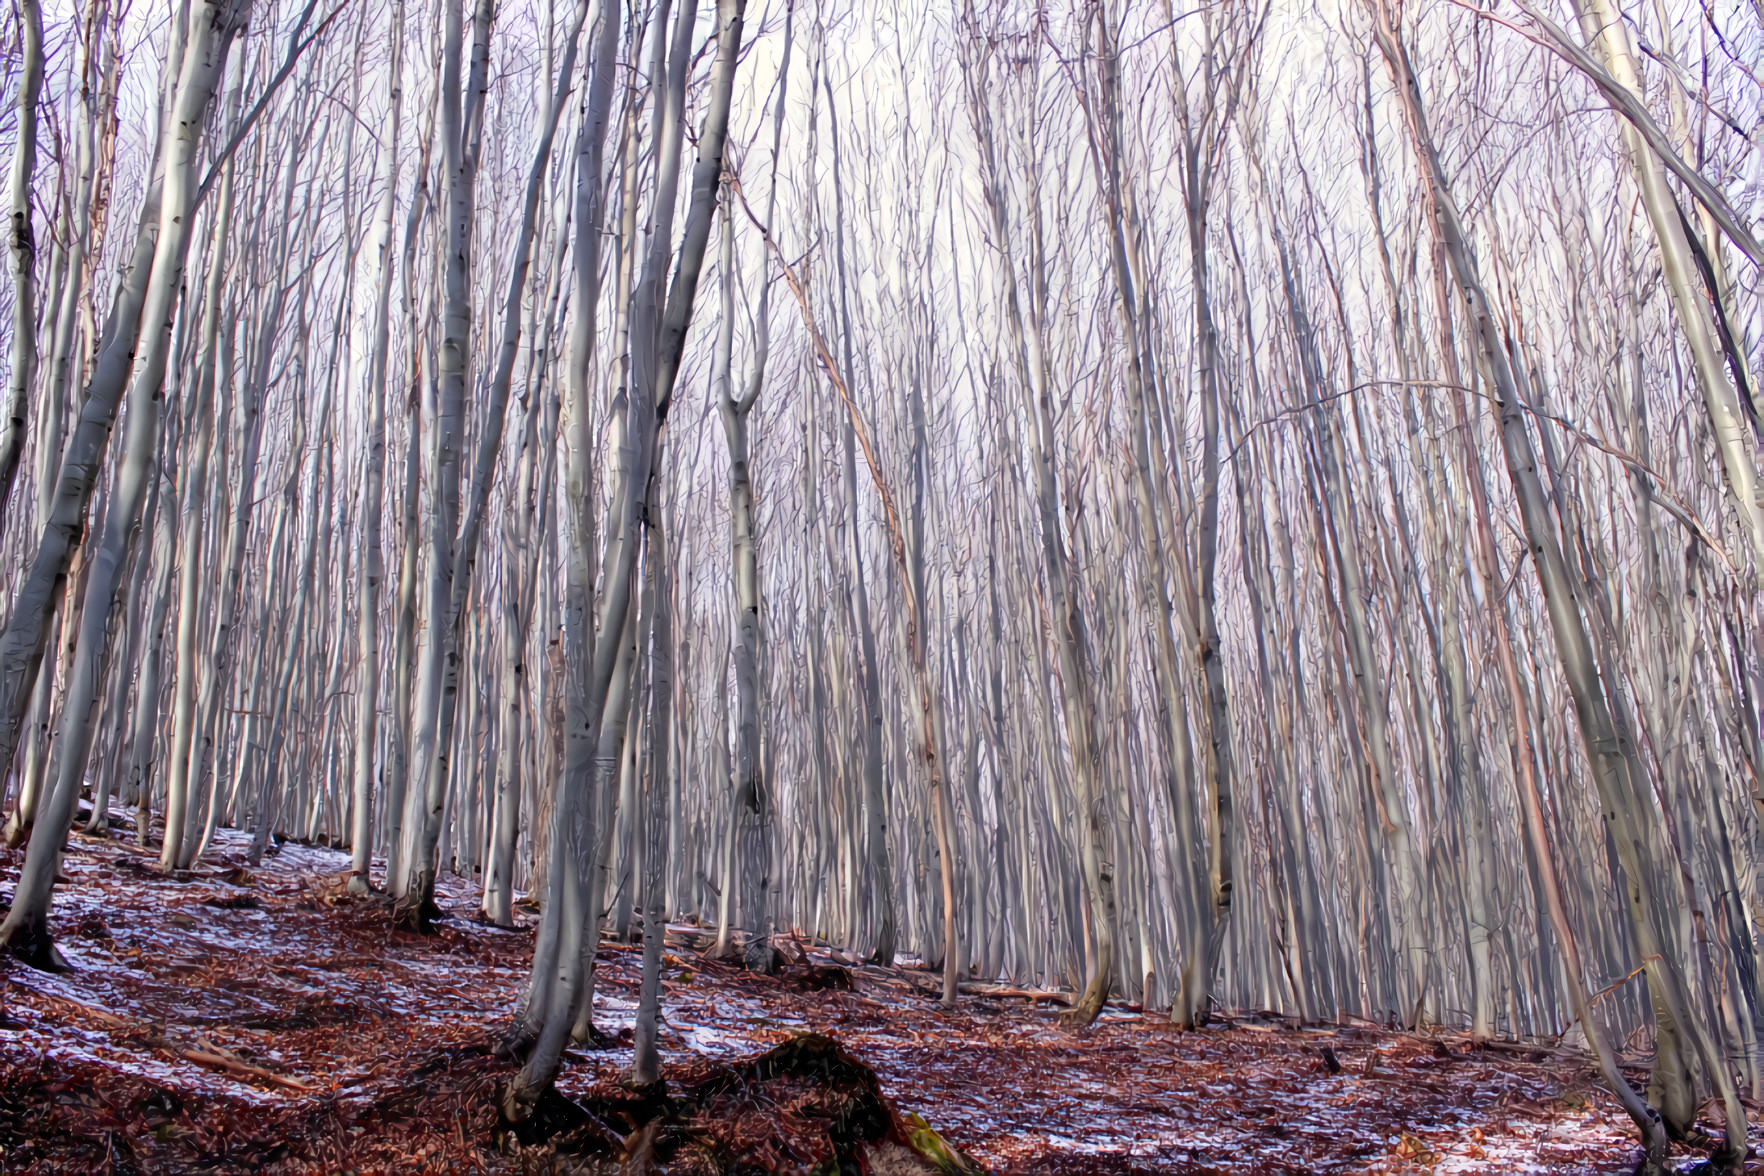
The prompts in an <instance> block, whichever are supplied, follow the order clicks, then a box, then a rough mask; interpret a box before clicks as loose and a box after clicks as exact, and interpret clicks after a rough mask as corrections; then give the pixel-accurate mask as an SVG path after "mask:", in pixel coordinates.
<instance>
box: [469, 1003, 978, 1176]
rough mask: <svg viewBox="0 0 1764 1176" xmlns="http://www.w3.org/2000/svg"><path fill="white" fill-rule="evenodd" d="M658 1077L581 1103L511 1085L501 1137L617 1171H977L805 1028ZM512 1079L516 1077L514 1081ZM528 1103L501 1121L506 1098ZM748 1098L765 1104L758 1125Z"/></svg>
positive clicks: (967, 1174)
mask: <svg viewBox="0 0 1764 1176" xmlns="http://www.w3.org/2000/svg"><path fill="white" fill-rule="evenodd" d="M670 1069H672V1070H673V1071H674V1072H675V1082H674V1087H673V1089H675V1090H677V1091H678V1093H676V1094H670V1093H669V1090H670V1087H669V1086H668V1085H667V1084H666V1083H665V1082H653V1083H647V1084H644V1085H641V1086H630V1085H624V1084H607V1085H603V1086H600V1087H597V1088H596V1089H594V1090H593V1091H591V1092H590V1094H589V1095H588V1097H586V1098H584V1099H583V1100H582V1101H580V1102H575V1101H572V1100H570V1099H568V1098H565V1097H564V1096H563V1095H561V1094H559V1093H557V1091H556V1090H555V1089H554V1088H549V1087H548V1088H547V1089H546V1090H544V1091H542V1092H540V1094H539V1095H538V1097H537V1099H536V1100H529V1099H528V1098H526V1097H524V1096H525V1095H526V1094H527V1093H528V1092H523V1091H520V1090H517V1089H515V1088H514V1085H513V1084H511V1085H510V1087H509V1088H506V1089H505V1090H504V1091H503V1093H502V1096H501V1102H502V1105H503V1113H504V1119H503V1126H502V1133H503V1136H504V1142H505V1144H506V1143H507V1142H508V1141H511V1140H512V1141H517V1142H519V1143H520V1144H522V1145H524V1146H528V1147H532V1146H537V1145H544V1146H548V1147H551V1148H553V1149H555V1150H556V1151H557V1152H559V1153H561V1154H566V1155H574V1156H582V1157H590V1156H591V1157H595V1158H597V1159H601V1160H612V1161H617V1162H619V1163H621V1164H622V1165H623V1167H622V1168H621V1170H628V1171H650V1170H652V1169H651V1168H650V1167H649V1165H661V1166H671V1165H673V1164H676V1163H688V1162H690V1163H692V1164H694V1165H695V1166H694V1167H692V1169H691V1170H693V1171H702V1170H709V1171H715V1172H748V1171H770V1170H772V1166H773V1165H772V1164H770V1163H765V1162H764V1157H772V1159H773V1160H774V1161H775V1158H776V1157H777V1156H779V1155H791V1156H798V1157H804V1156H806V1157H810V1159H809V1162H808V1163H807V1164H806V1165H805V1170H808V1171H813V1172H863V1171H877V1170H884V1169H882V1168H880V1167H879V1165H880V1164H881V1163H884V1162H886V1163H887V1165H888V1166H887V1167H886V1169H885V1170H887V1171H889V1172H895V1173H900V1174H902V1176H908V1174H913V1176H979V1174H980V1173H981V1172H982V1169H981V1168H980V1166H979V1165H978V1164H976V1163H975V1162H974V1161H973V1160H972V1159H971V1158H969V1157H968V1156H967V1155H965V1154H964V1153H963V1152H962V1151H961V1150H960V1149H958V1148H956V1147H954V1146H952V1145H951V1144H950V1143H948V1142H947V1141H946V1140H944V1139H943V1138H942V1137H941V1136H940V1135H938V1134H937V1132H936V1131H934V1130H933V1129H932V1128H931V1127H930V1125H929V1124H927V1123H926V1122H925V1120H923V1119H921V1118H919V1117H918V1116H916V1115H912V1116H901V1115H899V1114H897V1113H896V1112H895V1110H894V1108H893V1106H891V1105H890V1103H889V1102H888V1099H887V1097H886V1096H885V1095H884V1094H883V1093H882V1087H881V1083H880V1082H879V1081H878V1080H877V1078H876V1072H875V1071H874V1070H872V1069H870V1068H869V1067H868V1066H866V1065H864V1064H863V1063H862V1062H860V1061H858V1060H857V1059H856V1058H854V1057H852V1056H851V1054H849V1053H847V1052H846V1051H845V1049H844V1047H843V1046H841V1045H840V1044H839V1043H838V1042H837V1041H835V1040H834V1039H833V1038H831V1037H826V1036H823V1035H821V1034H818V1033H805V1034H803V1035H801V1036H799V1037H795V1038H792V1039H791V1040H789V1041H786V1042H784V1043H783V1044H781V1045H778V1046H776V1047H774V1048H773V1049H770V1050H767V1051H766V1052H765V1053H763V1054H760V1055H759V1056H757V1057H754V1058H752V1059H750V1060H748V1061H746V1062H743V1063H738V1064H736V1065H733V1066H726V1065H709V1064H706V1063H702V1062H699V1063H689V1064H687V1065H686V1066H675V1067H670ZM517 1081H518V1080H517ZM523 1102H526V1103H528V1105H530V1107H531V1110H530V1111H529V1112H528V1113H527V1114H526V1116H525V1117H524V1118H523V1119H521V1120H520V1121H518V1122H516V1121H511V1120H509V1119H508V1118H507V1115H508V1111H509V1109H511V1106H512V1105H514V1104H519V1103H523ZM756 1107H764V1108H767V1110H766V1112H765V1117H764V1121H763V1123H761V1122H758V1121H756V1120H757V1119H758V1116H757V1115H756V1114H755V1108H756Z"/></svg>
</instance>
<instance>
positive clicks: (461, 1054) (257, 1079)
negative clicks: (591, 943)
mask: <svg viewBox="0 0 1764 1176" xmlns="http://www.w3.org/2000/svg"><path fill="white" fill-rule="evenodd" d="M247 846H248V838H247V837H246V836H245V835H244V834H242V833H238V832H236V831H233V830H226V829H223V830H220V831H219V832H218V833H217V834H216V838H215V844H214V847H213V850H212V851H211V853H210V855H209V856H208V858H207V859H205V861H204V862H203V863H202V864H201V867H200V868H199V869H198V870H196V871H194V872H193V873H192V875H191V876H190V877H189V878H188V879H187V880H175V879H172V878H168V877H166V876H164V875H162V874H161V873H160V872H159V870H158V865H157V860H156V855H154V854H152V853H147V852H143V851H142V850H140V849H138V848H136V847H135V846H133V844H132V843H130V842H125V841H121V840H102V839H93V838H86V837H83V836H78V835H76V836H75V837H74V838H72V839H71V842H70V850H69V852H68V854H67V857H66V861H65V866H64V869H65V872H66V873H67V875H68V876H69V877H70V879H71V882H70V883H69V884H67V885H64V886H61V887H59V888H58V889H57V894H56V901H55V910H54V919H53V926H54V928H55V930H56V933H57V935H58V938H59V942H60V944H61V946H62V950H63V952H64V953H65V954H66V956H67V958H68V960H69V961H70V963H71V964H72V965H73V970H72V971H71V972H69V973H66V974H64V975H59V976H51V975H47V974H44V973H40V972H35V971H32V970H30V969H28V968H26V967H24V966H23V965H21V964H18V963H16V962H14V961H11V960H6V961H4V962H0V1171H7V1172H11V1171H14V1170H36V1171H44V1172H58V1173H59V1172H74V1171H83V1170H88V1169H89V1170H123V1168H119V1167H118V1166H117V1165H118V1161H119V1159H126V1161H127V1163H126V1165H124V1167H126V1168H132V1169H133V1170H137V1171H165V1172H174V1171H185V1170H189V1167H190V1166H193V1165H195V1164H198V1163H202V1164H205V1165H206V1170H210V1171H217V1172H226V1171H252V1172H257V1171H289V1172H305V1171H321V1170H322V1171H330V1170H338V1171H341V1170H347V1169H355V1170H361V1171H405V1172H422V1171H436V1172H441V1171H452V1170H458V1168H459V1166H464V1165H468V1164H469V1165H471V1166H476V1167H479V1168H481V1169H483V1170H488V1171H494V1170H504V1169H505V1168H506V1164H505V1162H504V1161H503V1159H502V1157H500V1156H498V1155H497V1154H495V1152H494V1151H493V1150H490V1149H491V1142H490V1140H489V1138H488V1130H487V1125H488V1124H492V1123H493V1116H494V1111H493V1109H492V1106H491V1096H492V1094H493V1090H494V1084H495V1082H497V1081H500V1080H501V1079H502V1078H504V1077H506V1067H504V1066H503V1063H501V1062H499V1061H497V1060H496V1059H495V1058H494V1057H493V1056H492V1052H493V1049H494V1045H495V1043H496V1041H497V1037H498V1034H499V1032H500V1031H501V1030H502V1029H503V1028H504V1027H505V1026H506V1025H507V1023H508V1021H509V1017H510V1015H511V1013H512V1011H513V1008H514V1004H515V1002H516V1000H517V999H518V997H519V993H520V991H521V987H522V985H523V984H524V983H525V980H526V976H527V969H528V967H529V965H530V958H531V957H530V953H531V942H532V930H531V922H532V916H531V915H523V916H522V918H523V919H524V920H525V922H526V924H527V925H525V926H522V927H519V928H517V929H515V930H512V931H510V930H501V929H498V928H494V927H489V926H486V925H484V924H482V923H479V922H477V921H475V912H476V908H477V898H478V894H477V888H476V886H475V885H474V884H472V883H470V882H468V881H466V880H465V879H461V878H457V877H454V876H453V875H450V874H449V875H444V876H443V878H442V880H441V882H440V884H439V885H438V895H437V900H438V902H439V904H440V905H441V907H442V908H443V909H444V910H447V911H449V912H450V913H451V914H452V915H453V917H452V918H449V919H446V920H444V921H442V922H440V923H438V924H437V931H436V934H434V935H431V936H419V935H412V934H408V933H405V932H401V931H396V930H394V929H393V928H392V927H391V925H390V922H389V920H388V918H387V914H386V910H385V908H384V906H383V905H382V904H380V903H378V902H375V901H372V900H366V899H354V898H349V897H346V896H342V894H341V887H340V886H339V885H338V884H337V882H336V875H338V874H340V873H341V872H342V871H345V870H346V869H347V868H348V864H349V863H348V858H347V856H346V855H344V854H342V853H339V852H337V851H334V850H330V849H325V848H322V847H315V846H302V845H295V844H292V843H289V844H284V845H282V846H280V847H278V849H277V851H276V852H275V853H274V854H273V855H272V856H266V857H265V859H264V861H263V863H262V866H261V867H260V868H257V869H247V868H246V867H245V852H246V849H247ZM22 861H23V853H22V851H13V850H4V851H0V901H3V900H5V899H6V898H8V897H9V896H10V891H11V888H12V886H13V885H14V884H16V880H17V876H18V868H19V866H20V865H21V864H22ZM377 880H378V878H377V875H376V881H377ZM704 939H708V936H700V935H698V934H697V933H696V929H695V928H692V927H686V926H678V927H671V928H670V935H669V946H668V952H667V956H666V960H665V963H666V967H665V970H664V979H665V998H664V1014H665V1024H664V1027H663V1031H662V1046H663V1049H664V1058H665V1060H667V1061H673V1062H679V1061H688V1060H693V1059H706V1058H708V1059H717V1060H732V1059H736V1058H740V1057H745V1056H748V1055H751V1054H753V1053H756V1052H758V1051H760V1050H763V1049H765V1048H768V1047H769V1046H771V1045H773V1044H776V1043H777V1042H779V1041H781V1040H784V1039H786V1038H788V1037H790V1036H791V1035H793V1034H795V1033H799V1032H802V1031H804V1030H814V1031H817V1032H822V1033H827V1034H830V1035H832V1036H835V1037H837V1038H838V1039H839V1040H840V1041H841V1042H842V1043H843V1044H844V1045H845V1046H846V1047H847V1048H848V1049H849V1050H851V1051H852V1053H854V1054H855V1055H856V1056H857V1057H859V1058H860V1059H862V1060H863V1061H864V1062H866V1063H867V1064H868V1065H870V1066H872V1067H873V1068H874V1069H875V1070H876V1071H877V1073H878V1075H879V1077H880V1079H881V1082H882V1086H883V1089H884V1091H885V1092H886V1093H887V1095H888V1096H889V1097H890V1098H892V1099H893V1100H894V1101H895V1102H896V1104H897V1106H898V1107H899V1109H900V1110H901V1111H903V1112H916V1113H918V1114H920V1115H923V1116H924V1117H925V1118H926V1119H927V1120H929V1121H930V1122H931V1123H932V1124H933V1125H935V1126H936V1127H937V1128H938V1129H939V1130H940V1131H941V1132H942V1133H943V1134H944V1136H945V1137H946V1138H948V1139H950V1140H951V1141H952V1142H954V1143H956V1144H957V1145H959V1146H961V1147H963V1148H964V1149H966V1150H967V1151H968V1152H969V1153H970V1154H972V1155H973V1156H975V1157H976V1158H977V1159H979V1160H980V1161H981V1162H982V1163H984V1164H986V1165H988V1166H989V1167H990V1168H991V1169H992V1170H994V1171H997V1172H1000V1173H1062V1174H1064V1173H1072V1174H1081V1173H1085V1172H1106V1173H1129V1172H1132V1173H1138V1172H1145V1173H1153V1172H1156V1173H1163V1172H1244V1173H1252V1172H1253V1173H1262V1172H1305V1173H1328V1172H1397V1171H1423V1170H1432V1171H1436V1172H1451V1173H1471V1172H1476V1173H1496V1172H1502V1173H1505V1172H1555V1173H1588V1174H1591V1173H1618V1172H1628V1171H1631V1170H1633V1167H1634V1164H1635V1161H1636V1158H1637V1155H1638V1152H1637V1148H1636V1145H1635V1141H1634V1133H1633V1130H1632V1129H1631V1128H1630V1126H1629V1124H1628V1123H1627V1121H1626V1119H1625V1118H1624V1116H1623V1114H1622V1112H1621V1111H1620V1109H1618V1107H1617V1105H1616V1102H1615V1100H1614V1099H1612V1098H1611V1097H1610V1096H1609V1095H1607V1094H1605V1093H1603V1092H1602V1091H1601V1090H1600V1089H1599V1087H1598V1085H1597V1083H1596V1082H1595V1081H1594V1080H1593V1078H1592V1076H1591V1075H1590V1073H1589V1072H1588V1070H1587V1067H1586V1065H1585V1063H1584V1061H1583V1060H1581V1059H1579V1058H1577V1057H1574V1056H1571V1055H1570V1056H1558V1055H1554V1054H1550V1055H1544V1054H1537V1053H1534V1054H1531V1055H1529V1056H1530V1057H1532V1058H1535V1059H1537V1060H1526V1056H1527V1055H1524V1054H1522V1053H1520V1052H1517V1051H1515V1050H1510V1049H1509V1050H1500V1051H1497V1050H1478V1049H1473V1048H1471V1047H1470V1046H1469V1044H1468V1043H1467V1042H1465V1041H1463V1040H1461V1039H1440V1040H1432V1039H1427V1040H1424V1039H1418V1038H1414V1037H1409V1036H1404V1035H1401V1034H1396V1033H1392V1032H1387V1031H1384V1030H1380V1029H1373V1028H1369V1027H1363V1026H1361V1027H1354V1026H1339V1027H1322V1028H1321V1031H1319V1029H1318V1028H1316V1027H1313V1028H1309V1029H1306V1030H1305V1031H1302V1032H1300V1031H1297V1030H1295V1029H1292V1028H1290V1027H1288V1026H1285V1025H1283V1024H1280V1023H1279V1022H1271V1021H1267V1020H1265V1019H1256V1018H1241V1019H1238V1020H1237V1021H1235V1022H1227V1023H1226V1025H1224V1026H1221V1027H1216V1028H1212V1029H1208V1030H1205V1031H1202V1032H1198V1033H1180V1032H1176V1031H1174V1030H1172V1029H1171V1028H1169V1026H1167V1025H1166V1024H1164V1023H1163V1022H1161V1021H1160V1020H1159V1019H1158V1018H1156V1017H1146V1016H1141V1015H1139V1014H1138V1013H1137V1012H1136V1011H1134V1010H1131V1009H1129V1008H1126V1007H1122V1006H1111V1007H1110V1009H1109V1015H1108V1016H1107V1017H1105V1018H1104V1019H1103V1020H1102V1021H1100V1022H1099V1023H1098V1024H1097V1025H1096V1026H1094V1027H1092V1028H1091V1029H1089V1030H1086V1031H1083V1032H1081V1033H1073V1032H1069V1031H1067V1030H1065V1029H1063V1028H1061V1027H1059V1026H1058V1024H1057V1023H1056V1020H1055V1012H1056V1009H1055V1008H1053V1007H1051V1002H1045V1001H1044V1002H1039V1005H1040V1007H1029V1004H1030V1003H1031V1002H1027V1001H1025V1000H1023V999H1019V998H1009V997H964V998H963V999H962V1001H961V1002H960V1006H959V1007H958V1008H957V1009H956V1010H953V1011H945V1010H943V1009H941V1008H939V1007H938V1006H937V1004H936V1003H935V1000H934V997H935V994H936V991H937V983H936V978H935V977H933V976H931V975H930V974H927V973H925V972H923V971H919V970H916V969H912V968H892V969H881V968H873V967H867V966H864V967H857V968H853V969H851V974H852V977H853V979H854V980H855V986H856V991H855V992H850V993H847V992H841V991H818V990H811V989H809V988H808V987H807V986H805V985H804V984H802V983H800V982H798V981H796V980H792V979H790V978H789V976H788V975H787V976H785V977H782V978H778V979H766V978H761V977H756V976H752V975H750V974H748V973H745V972H742V971H738V970H736V969H734V968H732V967H730V966H728V965H724V964H721V963H717V962H714V961H710V960H707V959H704V958H703V957H702V956H700V955H698V954H697V952H696V951H695V950H694V946H693V945H694V944H695V943H698V942H701V941H702V940H704ZM639 959H640V957H639V952H638V950H637V948H636V947H635V945H628V944H608V945H607V946H606V948H605V950H603V952H602V955H601V961H600V964H599V966H598V973H599V979H598V991H597V994H596V1000H595V1014H596V1016H595V1020H596V1025H597V1027H598V1028H599V1029H600V1030H602V1031H603V1032H604V1033H605V1034H606V1035H607V1038H606V1045H605V1048H589V1047H578V1048H577V1049H575V1050H572V1051H570V1053H569V1054H568V1055H567V1057H568V1059H569V1063H570V1064H569V1065H568V1067H567V1068H566V1070H565V1073H564V1076H563V1078H562V1079H561V1080H560V1083H559V1085H560V1089H562V1090H564V1091H565V1092H566V1093H568V1092H571V1091H576V1092H581V1091H585V1090H587V1089H588V1088H590V1087H592V1086H595V1085H596V1084H602V1083H605V1082H607V1081H609V1080H612V1079H616V1077H617V1076H618V1074H619V1072H620V1071H621V1070H622V1069H623V1068H624V1067H625V1066H626V1065H627V1064H628V1063H629V1060H630V1032H629V1031H630V1028H631V1025H632V1022H633V1019H634V1017H635V1011H636V1004H637V977H638V969H639V966H640V965H639ZM809 962H812V963H816V964H821V965H829V964H831V963H833V959H832V957H831V956H829V955H828V954H827V953H826V952H825V950H823V949H820V948H817V949H814V950H811V952H810V954H809ZM1324 1045H1328V1046H1329V1047H1330V1048H1331V1049H1333V1051H1334V1053H1335V1056H1336V1057H1337V1058H1338V1059H1339V1061H1340V1064H1341V1066H1342V1071H1341V1073H1339V1074H1332V1073H1330V1072H1329V1071H1328V1070H1327V1069H1326V1068H1325V1066H1324V1063H1323V1061H1322V1056H1321V1050H1322V1047H1323V1046H1324ZM1374 1054H1376V1063H1375V1065H1374V1066H1373V1067H1372V1068H1371V1069H1370V1070H1368V1067H1367V1059H1368V1057H1369V1056H1371V1055H1374ZM497 1067H503V1068H501V1069H498V1068H497ZM468 1071H469V1072H470V1073H471V1074H473V1075H477V1076H476V1077H473V1078H472V1079H471V1080H470V1082H466V1081H464V1080H463V1079H462V1081H461V1082H460V1083H456V1084H454V1085H452V1086H448V1085H446V1083H445V1082H444V1079H445V1077H446V1075H448V1074H449V1073H455V1072H457V1073H461V1074H464V1073H467V1072H468ZM437 1091H439V1092H440V1093H436V1092H437ZM424 1092H427V1094H426V1096H425V1095H424ZM407 1104H408V1105H407ZM1712 1127H1713V1128H1714V1129H1716V1130H1719V1125H1718V1124H1715V1125H1712ZM1696 1158H1697V1157H1693V1156H1691V1155H1689V1154H1686V1155H1685V1156H1684V1157H1683V1158H1682V1159H1683V1164H1684V1165H1685V1166H1686V1167H1688V1166H1689V1165H1690V1164H1691V1163H1693V1162H1694V1161H1695V1159H1696ZM33 1165H34V1167H33Z"/></svg>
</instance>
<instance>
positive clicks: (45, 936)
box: [0, 923, 73, 972]
mask: <svg viewBox="0 0 1764 1176" xmlns="http://www.w3.org/2000/svg"><path fill="white" fill-rule="evenodd" d="M0 947H3V948H5V949H6V950H7V951H8V952H10V953H12V955H13V957H14V958H16V959H18V960H19V961H20V962H21V963H23V964H25V965H26V966H27V967H31V968H35V969H36V970H37V971H39V972H71V971H73V965H72V964H70V963H68V962H67V957H65V956H63V955H62V954H61V951H60V949H59V948H57V947H56V946H55V937H54V936H53V935H51V934H49V928H48V926H47V925H45V924H43V923H37V924H36V925H34V926H27V927H22V928H19V929H18V930H15V931H13V932H11V933H9V934H7V935H6V936H4V937H0Z"/></svg>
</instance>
